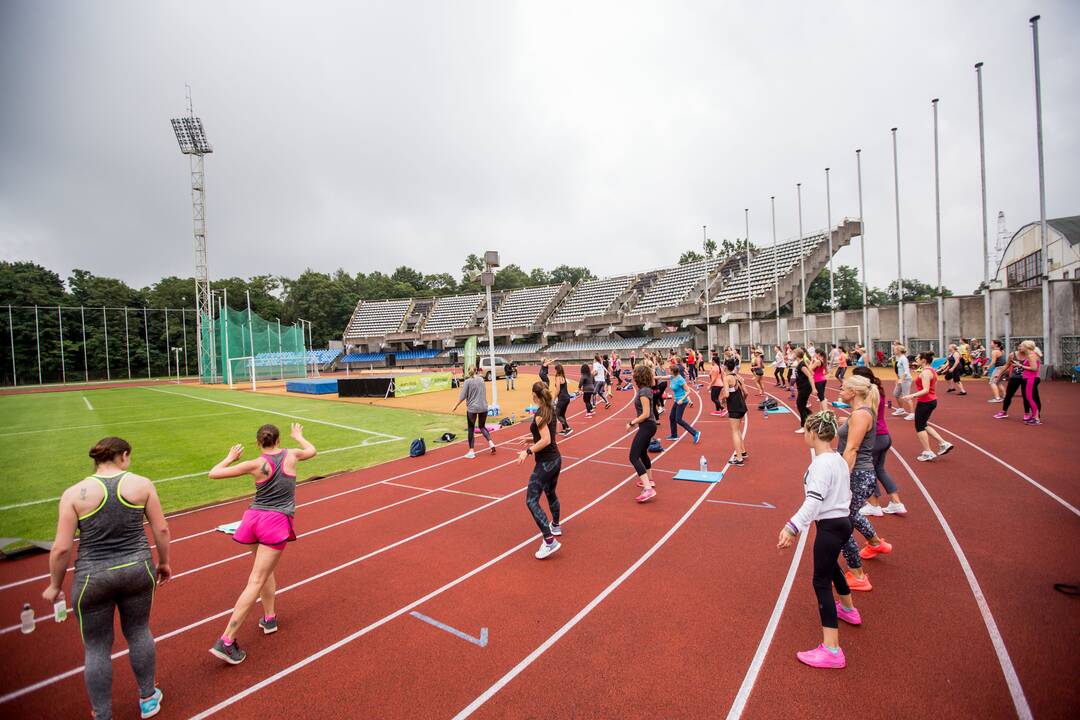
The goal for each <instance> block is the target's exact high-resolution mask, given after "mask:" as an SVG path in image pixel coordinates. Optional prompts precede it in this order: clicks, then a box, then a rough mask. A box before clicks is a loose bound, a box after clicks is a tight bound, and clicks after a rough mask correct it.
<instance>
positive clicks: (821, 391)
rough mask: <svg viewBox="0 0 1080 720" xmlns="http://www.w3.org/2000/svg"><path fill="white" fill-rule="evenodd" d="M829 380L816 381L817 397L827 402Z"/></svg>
mask: <svg viewBox="0 0 1080 720" xmlns="http://www.w3.org/2000/svg"><path fill="white" fill-rule="evenodd" d="M826 383H828V380H818V381H817V382H815V383H814V387H815V388H816V389H817V399H818V400H820V401H821V402H825V385H826Z"/></svg>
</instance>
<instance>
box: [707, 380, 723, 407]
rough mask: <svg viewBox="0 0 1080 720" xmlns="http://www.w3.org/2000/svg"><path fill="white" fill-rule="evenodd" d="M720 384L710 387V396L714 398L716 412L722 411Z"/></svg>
mask: <svg viewBox="0 0 1080 720" xmlns="http://www.w3.org/2000/svg"><path fill="white" fill-rule="evenodd" d="M720 390H721V388H720V386H719V385H713V386H712V387H711V388H709V398H710V399H712V403H713V405H715V406H716V412H720Z"/></svg>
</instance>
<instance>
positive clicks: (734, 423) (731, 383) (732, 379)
mask: <svg viewBox="0 0 1080 720" xmlns="http://www.w3.org/2000/svg"><path fill="white" fill-rule="evenodd" d="M724 367H725V368H726V369H727V372H726V373H724V389H725V390H726V392H725V397H726V399H727V400H726V405H727V411H728V424H729V425H730V426H731V446H732V452H731V460H729V461H728V462H730V463H731V464H732V465H742V464H743V463H745V462H746V456H747V455H748V453H747V452H746V444H745V443H744V442H743V436H742V429H743V424H744V423H745V422H746V421H745V419H744V418H745V417H746V390H744V389H743V386H742V379H741V378H740V377H739V370H738V368H739V364H738V360H736V359H735V358H731V359H729V360H727V361H726V362H725V363H724Z"/></svg>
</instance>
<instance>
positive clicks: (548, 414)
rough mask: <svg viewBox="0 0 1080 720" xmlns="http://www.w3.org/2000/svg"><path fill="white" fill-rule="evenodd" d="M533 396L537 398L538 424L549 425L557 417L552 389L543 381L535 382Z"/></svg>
mask: <svg viewBox="0 0 1080 720" xmlns="http://www.w3.org/2000/svg"><path fill="white" fill-rule="evenodd" d="M532 393H533V397H534V398H536V400H537V403H536V424H537V426H541V425H547V424H549V423H550V422H551V419H552V418H553V417H555V408H554V406H553V405H552V402H551V390H550V389H548V386H547V385H545V384H544V383H542V382H535V383H533V386H532Z"/></svg>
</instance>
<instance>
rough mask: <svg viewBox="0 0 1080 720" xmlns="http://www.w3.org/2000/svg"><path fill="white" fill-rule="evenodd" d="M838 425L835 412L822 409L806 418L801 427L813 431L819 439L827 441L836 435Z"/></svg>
mask: <svg viewBox="0 0 1080 720" xmlns="http://www.w3.org/2000/svg"><path fill="white" fill-rule="evenodd" d="M839 426H840V423H839V421H838V420H837V419H836V413H834V412H833V411H831V410H822V411H821V412H816V413H814V414H813V415H810V416H809V417H807V418H806V422H805V423H803V428H805V429H806V432H809V433H814V434H815V435H817V436H818V439H819V440H824V441H825V442H829V441H830V440H832V439H833V438H835V437H836V431H837V428H838V427H839Z"/></svg>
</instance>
